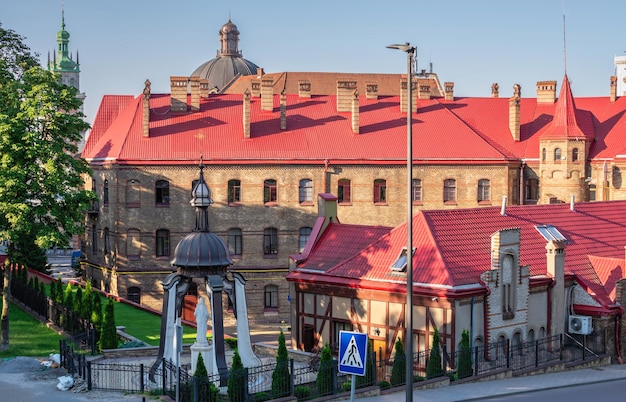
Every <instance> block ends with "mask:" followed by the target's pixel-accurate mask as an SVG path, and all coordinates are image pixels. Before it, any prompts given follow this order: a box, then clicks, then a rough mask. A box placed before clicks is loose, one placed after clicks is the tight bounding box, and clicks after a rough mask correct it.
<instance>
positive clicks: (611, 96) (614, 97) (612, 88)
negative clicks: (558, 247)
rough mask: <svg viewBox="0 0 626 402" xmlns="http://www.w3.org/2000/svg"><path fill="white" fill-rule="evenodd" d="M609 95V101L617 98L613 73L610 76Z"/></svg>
mask: <svg viewBox="0 0 626 402" xmlns="http://www.w3.org/2000/svg"><path fill="white" fill-rule="evenodd" d="M609 96H610V100H611V102H615V100H616V99H617V77H616V76H614V75H612V76H611V93H610V95H609Z"/></svg>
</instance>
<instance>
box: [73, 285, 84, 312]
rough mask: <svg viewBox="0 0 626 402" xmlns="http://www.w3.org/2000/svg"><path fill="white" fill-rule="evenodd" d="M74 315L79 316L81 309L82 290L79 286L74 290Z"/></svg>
mask: <svg viewBox="0 0 626 402" xmlns="http://www.w3.org/2000/svg"><path fill="white" fill-rule="evenodd" d="M73 309H74V313H76V314H77V315H80V312H81V310H82V309H83V289H82V288H81V287H80V286H79V287H78V288H77V289H76V294H75V295H74V306H73Z"/></svg>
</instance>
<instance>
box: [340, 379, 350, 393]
mask: <svg viewBox="0 0 626 402" xmlns="http://www.w3.org/2000/svg"><path fill="white" fill-rule="evenodd" d="M341 390H342V391H343V392H346V391H352V381H344V382H343V384H341Z"/></svg>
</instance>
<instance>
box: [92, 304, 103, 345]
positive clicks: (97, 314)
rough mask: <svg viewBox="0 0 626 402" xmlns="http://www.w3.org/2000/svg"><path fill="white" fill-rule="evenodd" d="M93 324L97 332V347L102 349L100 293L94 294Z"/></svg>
mask: <svg viewBox="0 0 626 402" xmlns="http://www.w3.org/2000/svg"><path fill="white" fill-rule="evenodd" d="M91 322H92V323H93V328H94V329H95V331H96V335H95V336H96V339H95V342H96V345H98V348H99V347H100V336H101V334H102V297H101V296H100V293H98V292H93V301H92V306H91Z"/></svg>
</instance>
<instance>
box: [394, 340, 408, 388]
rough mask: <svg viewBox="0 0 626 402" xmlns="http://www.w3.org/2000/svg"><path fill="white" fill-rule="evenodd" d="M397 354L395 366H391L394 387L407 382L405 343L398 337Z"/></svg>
mask: <svg viewBox="0 0 626 402" xmlns="http://www.w3.org/2000/svg"><path fill="white" fill-rule="evenodd" d="M395 348H396V354H395V356H394V358H393V366H392V367H391V385H393V386H394V387H395V386H397V385H402V384H404V383H406V354H405V353H404V345H403V344H402V339H400V338H399V337H398V340H397V341H396V346H395Z"/></svg>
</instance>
